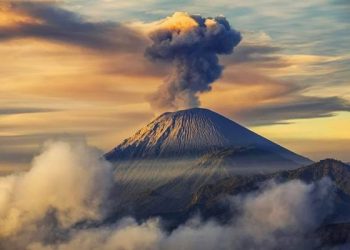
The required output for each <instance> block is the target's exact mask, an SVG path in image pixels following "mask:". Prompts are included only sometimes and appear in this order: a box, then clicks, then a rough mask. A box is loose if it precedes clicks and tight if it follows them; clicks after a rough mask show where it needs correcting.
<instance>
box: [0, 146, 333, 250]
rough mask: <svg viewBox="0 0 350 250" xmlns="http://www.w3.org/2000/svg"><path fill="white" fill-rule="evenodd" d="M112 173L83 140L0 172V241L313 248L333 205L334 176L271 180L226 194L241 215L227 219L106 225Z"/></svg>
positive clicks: (72, 246) (62, 248)
mask: <svg viewBox="0 0 350 250" xmlns="http://www.w3.org/2000/svg"><path fill="white" fill-rule="evenodd" d="M113 174H114V173H113V170H112V167H111V166H110V164H109V163H108V162H106V161H104V160H103V159H102V158H101V157H100V152H99V151H98V150H96V149H94V148H91V147H89V146H87V145H85V144H84V143H82V142H79V143H77V142H75V143H68V142H64V141H58V142H50V143H47V144H46V145H45V146H44V148H43V151H42V153H41V154H40V155H38V156H37V157H35V159H34V160H33V162H32V167H31V169H30V170H29V171H28V172H25V173H22V174H17V175H11V176H6V177H0V222H1V228H0V248H1V249H11V250H12V249H30V250H39V249H45V250H76V249H84V250H85V249H87V250H89V249H102V250H109V249H121V250H140V249H141V250H148V249H152V250H153V249H155V250H158V249H159V250H162V249H170V250H171V249H174V250H175V249H184V250H187V249H188V250H192V249H204V250H205V249H208V250H209V249H223V250H226V249H238V250H239V249H276V248H279V249H310V247H312V246H314V245H315V244H317V238H314V237H305V236H306V235H309V234H310V233H312V232H313V231H314V230H315V229H316V228H318V227H319V226H320V224H321V223H322V221H323V220H324V219H325V217H326V216H327V215H328V214H329V213H330V212H331V211H332V201H333V200H332V195H333V186H332V183H331V181H330V180H329V179H322V180H321V181H319V182H316V183H313V184H306V183H303V182H301V181H290V182H287V183H276V182H273V181H269V182H267V183H264V185H263V186H262V187H261V189H260V190H259V191H255V192H250V193H247V194H242V195H237V196H231V197H227V202H229V203H230V205H231V206H232V208H233V209H235V212H236V213H235V215H236V216H235V217H234V218H233V219H232V221H230V222H228V223H227V224H225V225H221V224H219V223H217V222H216V221H214V220H211V221H201V219H200V217H199V216H198V217H193V218H191V219H190V220H188V221H187V222H186V223H184V224H183V225H180V226H179V227H178V228H177V229H175V230H173V231H172V232H168V231H165V230H163V229H162V226H161V224H162V223H161V221H160V219H159V218H150V219H148V220H147V221H145V222H143V223H137V222H136V221H135V220H134V219H133V218H123V219H120V220H119V221H117V222H115V223H114V224H104V223H102V221H103V219H104V218H106V217H107V216H108V215H109V213H110V212H111V211H110V202H111V199H110V197H109V194H110V193H111V191H112V189H113V185H114V178H113ZM113 199H118V197H113ZM94 225H95V226H94Z"/></svg>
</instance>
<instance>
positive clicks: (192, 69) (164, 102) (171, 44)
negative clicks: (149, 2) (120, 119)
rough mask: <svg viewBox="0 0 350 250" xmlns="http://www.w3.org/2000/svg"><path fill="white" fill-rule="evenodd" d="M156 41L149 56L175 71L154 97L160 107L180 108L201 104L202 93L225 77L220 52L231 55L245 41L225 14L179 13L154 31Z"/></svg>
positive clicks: (147, 54) (152, 97) (152, 37)
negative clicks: (215, 15)
mask: <svg viewBox="0 0 350 250" xmlns="http://www.w3.org/2000/svg"><path fill="white" fill-rule="evenodd" d="M149 36H150V39H151V41H152V44H151V45H150V46H148V47H147V48H146V51H145V56H146V57H147V58H148V59H150V60H152V61H160V62H162V63H168V64H170V65H171V66H172V71H171V73H170V74H169V75H168V76H167V78H166V79H165V81H164V83H163V84H162V85H161V86H160V87H159V88H158V90H157V91H156V92H155V93H154V94H153V95H151V96H150V103H151V106H152V108H154V109H156V110H178V109H183V108H190V107H197V106H199V105H200V103H199V99H198V93H202V92H206V91H210V89H211V86H210V85H211V83H213V82H214V81H215V80H216V79H218V78H219V77H220V76H221V73H222V70H223V66H222V65H220V64H219V58H218V55H220V54H230V53H232V52H233V48H234V47H235V46H237V45H238V43H239V42H240V41H241V34H240V33H239V32H238V31H236V30H234V29H232V28H231V26H230V24H229V23H228V21H227V20H226V18H225V17H223V16H219V17H215V18H211V17H209V18H204V17H201V16H199V15H189V14H188V13H184V12H176V13H174V14H173V16H171V17H168V18H166V19H165V20H163V21H161V22H160V23H158V25H157V27H156V28H155V29H154V30H153V31H152V32H150V35H149Z"/></svg>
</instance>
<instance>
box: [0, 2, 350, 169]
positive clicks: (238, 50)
mask: <svg viewBox="0 0 350 250" xmlns="http://www.w3.org/2000/svg"><path fill="white" fill-rule="evenodd" d="M349 11H350V2H349V1H347V0H309V1H284V0H260V1H252V0H247V1H238V0H217V1H209V0H201V1H199V0H179V1H170V0H162V1H160V0H138V1H134V0H130V1H121V0H84V1H83V0H71V1H68V0H66V1H6V0H5V1H1V2H0V58H1V60H0V73H1V78H0V173H8V172H12V171H18V170H22V169H25V168H26V167H27V166H29V165H30V164H29V163H30V160H31V158H32V156H33V155H36V154H38V153H39V151H40V148H41V147H42V145H43V143H44V142H45V141H47V140H52V139H58V138H59V139H65V138H67V139H70V140H86V141H87V142H88V143H89V144H90V145H93V146H95V147H97V148H99V149H100V150H101V151H102V152H106V151H108V150H109V149H112V148H113V147H115V146H116V145H117V144H119V143H120V142H121V141H122V140H123V139H125V138H126V137H128V136H131V135H132V134H133V133H134V132H136V130H138V129H139V128H141V127H142V126H144V125H145V124H147V123H148V122H149V121H151V120H152V119H154V118H155V116H156V115H157V114H158V113H157V111H155V110H154V109H153V108H152V107H151V105H150V104H149V96H150V95H151V94H152V93H154V92H155V91H156V90H157V88H158V87H159V86H160V85H161V84H162V82H163V80H164V79H165V78H166V76H167V74H168V73H169V71H170V66H169V64H167V63H164V62H157V61H152V60H148V59H147V58H146V57H145V48H146V47H147V46H148V45H149V43H150V39H149V33H150V31H152V29H154V27H156V26H157V25H158V24H159V23H160V22H162V20H164V19H165V18H167V17H169V16H172V15H173V13H174V12H187V13H189V14H199V15H201V16H203V17H215V16H222V15H223V16H225V17H226V19H227V20H228V21H229V23H230V25H231V27H232V28H233V29H235V30H236V31H239V32H240V33H241V36H242V40H241V41H240V43H239V44H238V45H237V46H236V47H235V48H234V52H233V53H232V54H229V55H220V56H219V59H220V63H221V64H222V65H223V66H224V70H223V72H222V76H221V77H220V78H219V79H217V80H216V81H215V82H214V83H213V84H212V85H211V86H212V90H211V91H208V92H204V93H200V94H199V95H198V98H199V101H200V106H201V107H204V108H209V109H212V110H214V111H216V112H219V113H221V114H223V115H225V116H227V117H229V118H231V119H233V120H234V121H236V122H238V123H240V124H242V125H244V126H246V127H248V128H249V129H251V130H253V131H255V132H257V133H259V134H261V135H263V136H265V137H267V138H269V139H270V140H273V141H275V142H277V143H279V144H281V145H283V146H285V147H287V148H289V149H291V150H293V151H295V152H297V153H299V154H302V155H304V156H306V157H309V158H311V159H312V160H320V159H324V158H329V157H331V158H337V159H340V160H343V161H350V153H349V149H350V132H349V128H350V113H349V111H350V82H349V81H350V80H349V79H350V22H349V21H350V16H349V15H348V13H349Z"/></svg>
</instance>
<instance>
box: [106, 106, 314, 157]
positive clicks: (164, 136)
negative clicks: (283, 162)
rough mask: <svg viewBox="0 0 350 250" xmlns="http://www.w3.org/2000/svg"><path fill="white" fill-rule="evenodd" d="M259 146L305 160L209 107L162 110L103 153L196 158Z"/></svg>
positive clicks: (127, 155)
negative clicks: (171, 110) (153, 118)
mask: <svg viewBox="0 0 350 250" xmlns="http://www.w3.org/2000/svg"><path fill="white" fill-rule="evenodd" d="M247 147H249V148H252V147H253V148H261V149H264V150H265V151H269V152H274V153H277V154H279V155H280V156H282V157H285V158H287V159H289V160H292V161H295V162H298V163H299V164H306V163H309V161H308V160H307V159H305V158H303V157H301V156H298V155H296V154H294V153H292V152H291V151H289V150H287V149H285V148H283V147H281V146H279V145H277V144H275V143H273V142H271V141H269V140H267V139H266V138H264V137H262V136H259V135H257V134H256V133H254V132H252V131H250V130H248V129H246V128H245V127H243V126H241V125H239V124H238V123H236V122H234V121H232V120H230V119H228V118H226V117H224V116H222V115H220V114H218V113H216V112H214V111H211V110H209V109H203V108H191V109H186V110H180V111H176V112H166V113H164V114H162V115H160V116H159V117H157V118H156V119H155V120H153V121H152V122H150V123H149V124H148V125H146V126H145V127H144V128H142V129H140V130H139V131H138V132H136V133H135V134H134V135H133V136H131V137H130V138H128V139H126V140H124V142H122V143H121V144H120V145H119V146H117V147H116V148H114V149H113V150H112V151H110V152H109V153H107V154H106V158H107V159H108V160H111V161H114V160H121V159H123V160H125V159H128V160H130V159H153V158H169V157H170V158H184V157H197V156H200V155H203V154H205V153H208V152H209V153H210V152H213V151H217V150H220V149H228V148H229V149H235V148H247Z"/></svg>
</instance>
